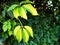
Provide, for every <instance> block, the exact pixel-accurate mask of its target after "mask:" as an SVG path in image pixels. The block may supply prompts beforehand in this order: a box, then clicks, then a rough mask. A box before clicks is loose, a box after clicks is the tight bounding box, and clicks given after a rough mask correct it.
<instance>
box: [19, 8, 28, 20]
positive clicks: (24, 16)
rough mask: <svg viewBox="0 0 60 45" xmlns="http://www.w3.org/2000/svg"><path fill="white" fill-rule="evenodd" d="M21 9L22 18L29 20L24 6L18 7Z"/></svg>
mask: <svg viewBox="0 0 60 45" xmlns="http://www.w3.org/2000/svg"><path fill="white" fill-rule="evenodd" d="M18 10H19V16H21V17H22V18H24V19H26V20H27V15H26V11H25V10H24V8H23V7H20V8H18Z"/></svg>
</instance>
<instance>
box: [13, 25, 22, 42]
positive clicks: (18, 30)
mask: <svg viewBox="0 0 60 45" xmlns="http://www.w3.org/2000/svg"><path fill="white" fill-rule="evenodd" d="M14 36H15V37H16V39H17V40H18V42H21V40H22V30H21V27H20V26H17V27H15V29H14Z"/></svg>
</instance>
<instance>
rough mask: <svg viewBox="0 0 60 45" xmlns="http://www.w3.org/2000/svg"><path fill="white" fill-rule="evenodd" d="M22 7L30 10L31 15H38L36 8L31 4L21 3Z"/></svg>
mask: <svg viewBox="0 0 60 45" xmlns="http://www.w3.org/2000/svg"><path fill="white" fill-rule="evenodd" d="M23 8H24V9H26V10H27V11H28V12H30V13H31V14H32V15H33V16H37V15H38V13H37V11H36V9H35V8H34V7H33V6H32V5H31V4H25V5H23Z"/></svg>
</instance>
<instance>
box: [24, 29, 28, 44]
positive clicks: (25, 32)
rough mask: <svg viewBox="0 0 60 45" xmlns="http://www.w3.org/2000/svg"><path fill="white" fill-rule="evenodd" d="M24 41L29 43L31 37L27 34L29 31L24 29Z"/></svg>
mask: <svg viewBox="0 0 60 45" xmlns="http://www.w3.org/2000/svg"><path fill="white" fill-rule="evenodd" d="M23 40H24V42H26V43H27V42H28V40H29V35H28V33H27V31H26V30H25V29H23Z"/></svg>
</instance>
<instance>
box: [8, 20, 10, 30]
mask: <svg viewBox="0 0 60 45" xmlns="http://www.w3.org/2000/svg"><path fill="white" fill-rule="evenodd" d="M7 27H8V30H10V29H11V22H10V20H8V21H7Z"/></svg>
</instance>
